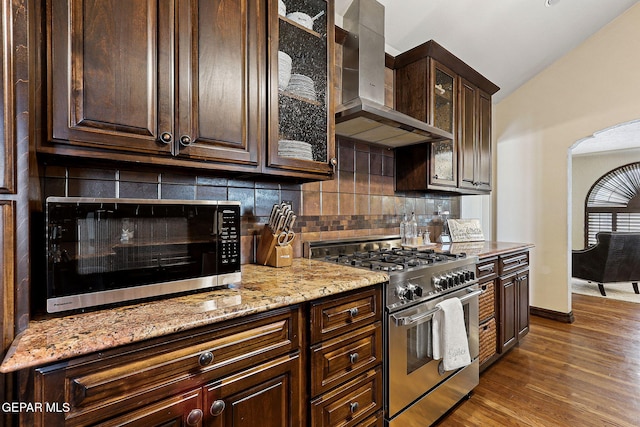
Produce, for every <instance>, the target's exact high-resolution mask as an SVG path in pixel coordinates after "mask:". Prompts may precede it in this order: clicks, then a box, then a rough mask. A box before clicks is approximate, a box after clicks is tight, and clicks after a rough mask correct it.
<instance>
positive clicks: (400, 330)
mask: <svg viewBox="0 0 640 427" xmlns="http://www.w3.org/2000/svg"><path fill="white" fill-rule="evenodd" d="M480 293H482V291H481V290H479V289H478V288H477V286H472V287H468V288H465V289H461V290H459V291H456V292H454V293H452V294H449V295H446V296H443V297H439V298H436V299H433V300H430V301H426V302H423V303H420V304H418V305H415V306H412V307H409V308H407V309H404V310H401V311H398V312H395V313H391V314H389V317H388V325H387V328H388V339H389V341H388V346H389V347H388V351H389V357H388V363H389V364H388V372H387V380H388V382H387V384H388V385H389V389H388V405H389V406H388V411H389V412H388V415H389V417H393V416H394V415H395V414H396V413H398V412H399V411H401V410H402V409H404V408H405V407H406V406H407V405H409V404H410V403H411V402H413V401H414V400H416V399H418V398H419V397H420V396H422V395H423V394H425V393H427V392H428V391H429V390H431V389H433V388H434V387H436V386H437V385H438V384H440V383H441V382H442V381H444V380H445V379H447V378H448V377H449V376H451V375H453V374H454V373H456V372H457V371H445V372H441V371H440V370H439V369H438V366H439V364H440V360H434V359H433V345H432V332H431V328H432V323H433V316H434V314H435V313H436V311H438V308H436V304H438V303H439V302H441V301H443V300H445V299H447V298H453V297H457V298H460V301H461V302H462V307H463V309H464V318H465V327H466V330H467V337H468V339H469V351H470V353H471V360H472V361H473V360H474V359H476V358H477V357H478V352H479V348H478V295H480ZM461 369H462V368H461Z"/></svg>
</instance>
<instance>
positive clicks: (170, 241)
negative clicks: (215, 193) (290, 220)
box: [45, 197, 241, 313]
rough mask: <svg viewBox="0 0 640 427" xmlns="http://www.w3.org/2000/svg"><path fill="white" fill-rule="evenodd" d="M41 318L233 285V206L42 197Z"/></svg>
mask: <svg viewBox="0 0 640 427" xmlns="http://www.w3.org/2000/svg"><path fill="white" fill-rule="evenodd" d="M45 218H46V241H47V245H46V248H47V250H46V258H47V260H46V261H47V300H46V307H47V312H49V313H57V312H62V311H68V310H76V309H84V308H89V307H97V306H103V305H109V304H116V303H123V302H128V301H135V300H142V299H147V298H153V297H158V296H161V295H169V294H178V293H185V292H191V291H197V290H204V289H211V288H216V287H228V286H229V285H233V284H239V282H240V279H241V273H240V202H233V201H195V200H146V199H106V198H105V199H99V198H95V199H94V198H76V197H49V198H47V200H46V212H45Z"/></svg>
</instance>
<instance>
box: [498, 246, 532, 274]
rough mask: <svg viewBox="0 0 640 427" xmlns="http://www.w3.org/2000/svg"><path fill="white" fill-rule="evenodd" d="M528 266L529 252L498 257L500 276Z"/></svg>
mask: <svg viewBox="0 0 640 427" xmlns="http://www.w3.org/2000/svg"><path fill="white" fill-rule="evenodd" d="M528 266H529V251H524V252H518V253H515V254H510V255H505V256H501V257H500V276H503V275H504V274H506V273H509V272H512V271H517V270H520V269H522V268H525V267H528Z"/></svg>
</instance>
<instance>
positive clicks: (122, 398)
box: [20, 306, 305, 427]
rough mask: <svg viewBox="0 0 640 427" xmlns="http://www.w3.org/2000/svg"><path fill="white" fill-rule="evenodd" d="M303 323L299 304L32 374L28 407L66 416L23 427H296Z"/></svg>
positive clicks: (31, 419)
mask: <svg viewBox="0 0 640 427" xmlns="http://www.w3.org/2000/svg"><path fill="white" fill-rule="evenodd" d="M303 324H305V322H304V321H303V313H302V311H301V310H299V309H298V308H297V307H295V306H294V307H290V308H283V309H277V310H273V311H271V312H267V313H262V314H258V315H253V316H248V317H244V318H240V319H236V320H234V321H229V322H226V323H223V324H216V325H212V326H209V327H203V328H200V329H197V330H190V331H186V332H183V333H180V334H176V335H172V336H167V337H162V338H158V339H153V340H150V341H147V342H142V343H139V344H132V345H128V346H124V347H120V348H117V349H112V350H108V351H105V352H103V353H98V354H93V355H88V356H84V357H80V358H77V359H72V360H69V361H64V362H61V363H58V364H54V365H51V366H47V367H43V368H38V369H35V370H33V371H31V372H30V373H27V378H26V379H25V378H23V381H25V383H26V384H27V385H26V386H25V391H26V393H28V394H29V395H26V396H23V397H24V399H26V401H38V402H40V401H42V402H49V403H50V404H51V405H53V404H57V405H58V406H59V409H60V411H59V412H52V411H48V412H43V413H28V414H23V415H22V418H21V420H20V421H21V425H34V426H47V427H49V426H79V425H94V424H99V425H105V426H107V425H108V426H111V425H127V424H129V425H152V426H155V425H158V426H159V425H167V423H168V424H169V425H212V426H240V425H261V426H262V425H266V426H278V427H280V426H290V427H294V426H298V425H300V424H301V422H302V421H301V420H303V419H304V415H303V411H302V408H303V403H302V402H304V401H303V399H302V396H303V391H302V390H303V386H304V377H303V371H302V366H303V364H302V361H301V353H300V349H301V342H302V339H303V337H302V335H303V334H302V325H303ZM23 373H24V372H23ZM64 405H68V406H67V408H66V410H65V407H64ZM100 423H103V424H100Z"/></svg>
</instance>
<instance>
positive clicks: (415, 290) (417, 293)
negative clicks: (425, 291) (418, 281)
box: [407, 283, 422, 299]
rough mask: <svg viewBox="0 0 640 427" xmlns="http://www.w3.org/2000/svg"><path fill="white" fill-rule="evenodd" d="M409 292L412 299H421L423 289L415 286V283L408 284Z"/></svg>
mask: <svg viewBox="0 0 640 427" xmlns="http://www.w3.org/2000/svg"><path fill="white" fill-rule="evenodd" d="M407 290H408V291H410V292H411V298H409V299H414V298H416V297H417V298H420V297H421V296H422V288H421V287H420V286H418V285H414V284H413V283H409V284H407Z"/></svg>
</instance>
